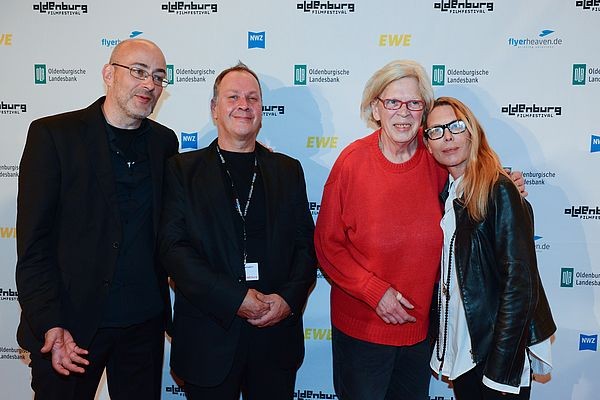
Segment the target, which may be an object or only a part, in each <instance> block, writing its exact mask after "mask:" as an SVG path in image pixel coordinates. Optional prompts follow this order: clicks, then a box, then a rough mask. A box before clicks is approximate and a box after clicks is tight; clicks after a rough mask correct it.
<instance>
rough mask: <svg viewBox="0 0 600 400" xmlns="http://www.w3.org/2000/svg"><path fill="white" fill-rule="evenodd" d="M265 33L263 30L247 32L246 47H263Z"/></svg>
mask: <svg viewBox="0 0 600 400" xmlns="http://www.w3.org/2000/svg"><path fill="white" fill-rule="evenodd" d="M265 40H266V35H265V32H264V31H263V32H248V48H249V49H264V48H265Z"/></svg>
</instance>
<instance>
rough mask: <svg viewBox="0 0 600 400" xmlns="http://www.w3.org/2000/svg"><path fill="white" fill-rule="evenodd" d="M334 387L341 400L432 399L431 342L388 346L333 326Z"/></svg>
mask: <svg viewBox="0 0 600 400" xmlns="http://www.w3.org/2000/svg"><path fill="white" fill-rule="evenodd" d="M332 328H333V330H332V332H333V337H332V350H333V385H334V387H335V392H336V394H337V395H338V397H339V398H340V400H428V399H429V381H430V380H431V369H430V368H429V342H428V341H427V340H424V341H422V342H420V343H416V344H414V345H412V346H388V345H383V344H377V343H370V342H365V341H363V340H360V339H355V338H353V337H351V336H348V335H346V334H345V333H343V332H342V331H340V330H339V329H337V328H336V327H332Z"/></svg>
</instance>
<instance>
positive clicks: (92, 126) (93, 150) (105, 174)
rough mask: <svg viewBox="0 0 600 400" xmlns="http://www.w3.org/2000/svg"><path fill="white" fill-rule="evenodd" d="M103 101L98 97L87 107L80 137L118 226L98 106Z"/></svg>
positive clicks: (106, 137) (113, 187) (106, 144)
mask: <svg viewBox="0 0 600 400" xmlns="http://www.w3.org/2000/svg"><path fill="white" fill-rule="evenodd" d="M103 102H104V98H100V99H98V100H97V101H96V102H95V103H94V104H92V105H91V106H89V107H88V108H87V110H86V113H85V114H84V116H83V117H82V121H83V123H84V124H85V127H84V129H83V130H82V137H83V141H84V146H85V149H86V152H87V159H88V161H89V163H90V166H91V169H92V171H94V174H95V175H96V178H97V179H98V185H99V186H100V191H101V192H102V194H103V197H104V199H105V201H106V203H107V204H108V208H109V210H110V212H111V214H112V215H113V216H114V217H115V220H116V221H117V223H118V224H119V226H120V223H121V221H120V217H119V212H118V205H117V197H116V188H115V177H114V172H113V168H112V163H111V158H110V150H109V147H108V136H107V134H106V129H105V120H104V117H103V115H102V109H101V108H100V106H101V105H102V103H103Z"/></svg>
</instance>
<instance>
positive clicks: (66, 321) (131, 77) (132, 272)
mask: <svg viewBox="0 0 600 400" xmlns="http://www.w3.org/2000/svg"><path fill="white" fill-rule="evenodd" d="M102 78H103V80H104V83H105V84H106V88H107V89H106V96H103V97H101V98H100V99H98V100H97V101H96V102H94V103H93V104H92V105H90V106H89V107H87V108H84V109H81V110H77V111H72V112H68V113H64V114H59V115H53V116H49V117H45V118H41V119H38V120H36V121H33V122H32V123H31V125H30V127H29V132H28V135H27V141H26V144H25V149H24V152H23V156H22V159H21V164H20V174H19V194H18V200H17V231H18V233H17V253H18V254H17V255H18V259H17V267H16V280H17V289H18V293H19V302H20V304H21V308H22V314H21V321H20V324H19V328H18V332H17V339H18V341H19V344H20V345H21V346H22V347H23V348H25V349H27V350H29V351H30V352H31V364H30V367H31V371H32V382H31V386H32V388H33V390H34V392H35V399H36V400H50V399H52V400H53V399H60V400H65V399H77V400H85V399H94V397H95V393H96V391H97V388H98V383H99V381H100V378H101V376H102V372H103V371H104V369H105V368H106V371H107V383H108V390H109V394H110V397H111V399H112V400H118V399H160V392H161V376H162V364H163V347H164V330H165V327H166V325H167V324H168V323H169V321H170V301H169V291H168V286H167V277H166V274H165V272H164V270H163V269H162V268H161V266H160V265H159V263H158V262H157V261H156V259H155V256H154V253H155V239H156V229H157V224H158V217H159V213H160V210H161V194H162V176H163V166H164V162H165V160H166V159H167V158H168V157H170V156H171V155H173V154H175V153H176V152H177V149H178V143H177V137H176V136H175V133H174V132H173V131H172V130H171V129H168V128H166V127H165V126H163V125H160V124H158V123H156V122H154V121H152V120H150V119H148V116H149V115H150V114H151V113H152V111H153V110H154V107H155V106H156V103H157V101H158V99H159V98H160V95H161V93H162V91H163V88H164V87H166V86H167V84H168V80H167V79H166V62H165V57H164V55H163V53H162V51H161V50H160V49H159V48H158V46H156V44H154V43H152V42H151V41H148V40H143V39H133V40H126V41H123V42H121V43H120V44H119V45H117V46H116V47H115V49H114V50H113V52H112V54H111V58H110V60H109V62H108V63H107V64H106V65H104V67H103V68H102Z"/></svg>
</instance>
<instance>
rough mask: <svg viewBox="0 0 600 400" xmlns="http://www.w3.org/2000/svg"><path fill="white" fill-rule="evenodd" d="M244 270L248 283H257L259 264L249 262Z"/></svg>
mask: <svg viewBox="0 0 600 400" xmlns="http://www.w3.org/2000/svg"><path fill="white" fill-rule="evenodd" d="M244 270H245V272H246V281H257V280H258V263H257V262H251V263H249V262H247V263H246V264H244Z"/></svg>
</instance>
